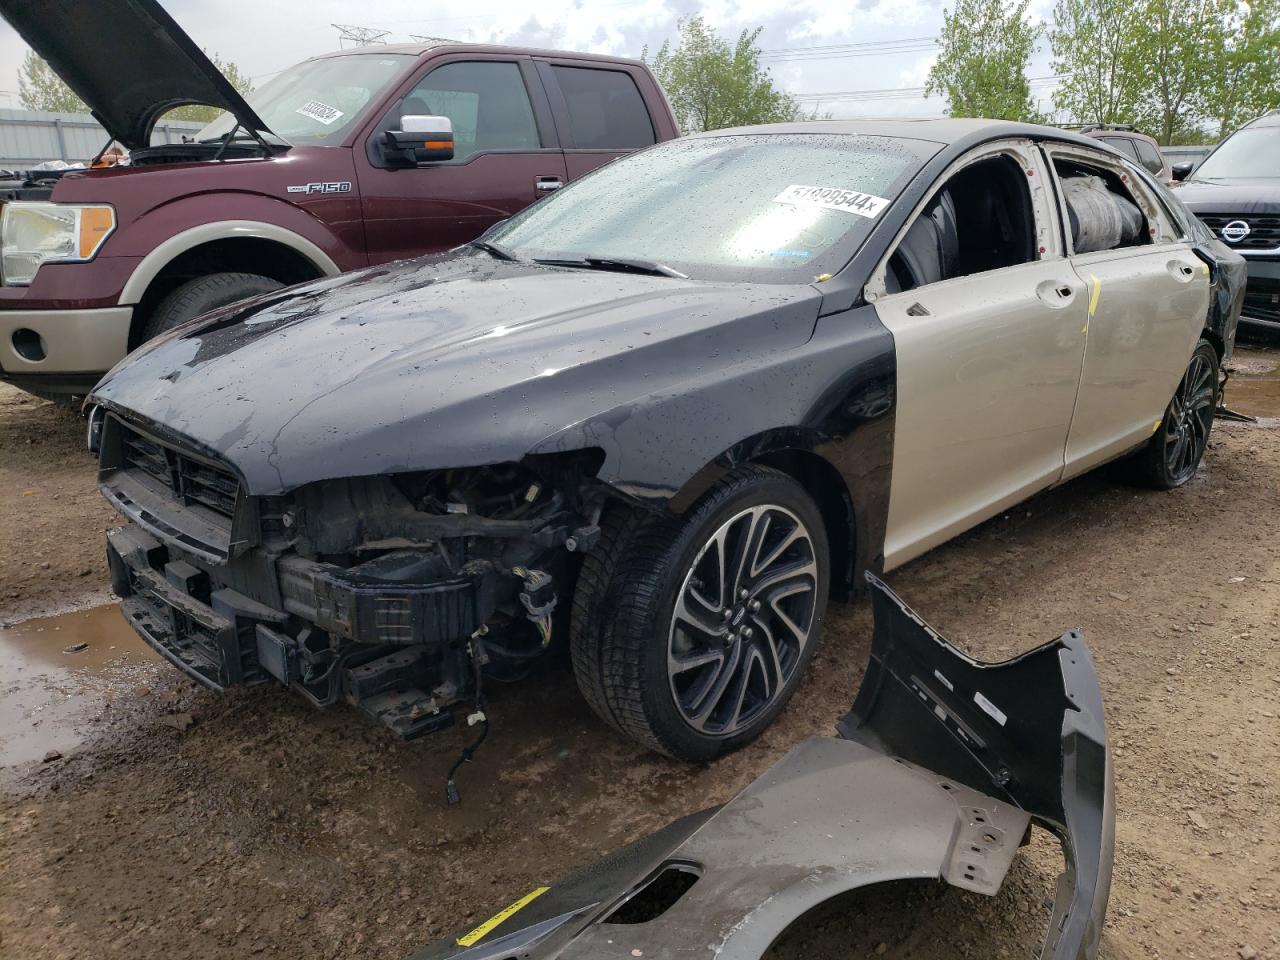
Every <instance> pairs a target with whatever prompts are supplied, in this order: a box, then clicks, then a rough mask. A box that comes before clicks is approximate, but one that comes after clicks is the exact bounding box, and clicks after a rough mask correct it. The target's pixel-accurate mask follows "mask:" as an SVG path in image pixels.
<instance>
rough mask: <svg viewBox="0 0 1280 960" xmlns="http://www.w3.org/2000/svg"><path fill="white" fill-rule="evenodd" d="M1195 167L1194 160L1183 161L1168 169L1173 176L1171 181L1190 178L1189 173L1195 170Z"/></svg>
mask: <svg viewBox="0 0 1280 960" xmlns="http://www.w3.org/2000/svg"><path fill="white" fill-rule="evenodd" d="M1195 166H1196V165H1195V161H1194V160H1183V161H1181V162H1179V163H1175V164H1174V165H1173V166H1172V167H1170V168H1169V172H1170V173H1171V174H1172V175H1173V179H1175V180H1185V179H1187V177H1188V176H1190V174H1191V171H1192V170H1194V169H1195Z"/></svg>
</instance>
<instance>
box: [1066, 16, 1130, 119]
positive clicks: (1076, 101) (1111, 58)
mask: <svg viewBox="0 0 1280 960" xmlns="http://www.w3.org/2000/svg"><path fill="white" fill-rule="evenodd" d="M1136 6H1137V5H1136V4H1135V3H1134V2H1133V0H1058V2H1057V5H1056V6H1055V7H1054V10H1053V27H1052V28H1051V29H1050V31H1049V44H1050V46H1051V48H1052V50H1053V72H1054V73H1055V74H1057V75H1058V76H1059V77H1061V78H1062V79H1061V80H1060V82H1059V84H1058V88H1057V90H1055V91H1054V94H1053V102H1054V105H1055V106H1056V107H1057V108H1058V109H1059V110H1061V111H1063V112H1065V113H1066V114H1067V115H1068V118H1069V119H1071V120H1076V121H1080V122H1082V123H1129V122H1131V121H1132V120H1133V117H1134V111H1135V109H1136V107H1137V104H1138V101H1139V99H1140V97H1141V95H1142V93H1143V88H1144V77H1143V74H1142V60H1141V52H1140V50H1139V36H1138V33H1137V30H1138V23H1137V19H1138V14H1137V11H1136Z"/></svg>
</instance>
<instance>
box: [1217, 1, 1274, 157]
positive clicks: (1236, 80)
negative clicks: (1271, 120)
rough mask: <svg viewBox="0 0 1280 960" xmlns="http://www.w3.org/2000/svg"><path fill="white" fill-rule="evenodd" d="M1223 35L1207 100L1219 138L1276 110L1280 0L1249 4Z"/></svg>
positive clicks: (1233, 19) (1251, 2) (1235, 17)
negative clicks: (1220, 60)
mask: <svg viewBox="0 0 1280 960" xmlns="http://www.w3.org/2000/svg"><path fill="white" fill-rule="evenodd" d="M1226 32H1227V36H1226V51H1225V56H1224V59H1223V63H1222V68H1223V69H1222V70H1221V71H1220V77H1219V79H1218V82H1217V83H1216V84H1215V85H1214V87H1213V88H1212V89H1211V90H1210V91H1209V95H1208V98H1207V99H1208V114H1209V115H1210V116H1211V117H1212V118H1213V119H1214V120H1216V121H1217V123H1218V125H1219V128H1220V131H1219V132H1220V134H1221V135H1223V136H1225V135H1226V134H1228V133H1230V132H1231V131H1232V130H1234V129H1235V128H1236V127H1239V126H1240V125H1241V124H1243V123H1246V122H1248V121H1249V120H1252V119H1253V118H1254V117H1256V116H1259V115H1260V114H1262V113H1265V112H1266V111H1267V110H1269V109H1271V108H1273V107H1277V106H1280V61H1277V51H1280V0H1249V2H1247V3H1246V4H1245V6H1244V8H1243V10H1241V11H1239V13H1238V15H1237V16H1233V17H1232V18H1231V20H1230V22H1229V23H1228V25H1227V28H1226Z"/></svg>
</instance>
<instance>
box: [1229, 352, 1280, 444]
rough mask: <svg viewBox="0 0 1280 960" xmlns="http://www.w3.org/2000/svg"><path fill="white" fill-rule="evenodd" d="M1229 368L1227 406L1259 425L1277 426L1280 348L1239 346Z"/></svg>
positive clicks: (1278, 422)
mask: <svg viewBox="0 0 1280 960" xmlns="http://www.w3.org/2000/svg"><path fill="white" fill-rule="evenodd" d="M1231 368H1232V374H1231V379H1230V381H1229V382H1228V383H1227V393H1226V398H1227V406H1228V407H1230V408H1231V409H1232V410H1234V411H1236V412H1237V413H1244V414H1248V415H1249V416H1251V417H1257V418H1258V420H1259V425H1260V426H1276V425H1280V351H1276V350H1255V349H1248V348H1243V347H1242V348H1239V349H1237V350H1236V353H1235V356H1234V357H1233V359H1232V362H1231Z"/></svg>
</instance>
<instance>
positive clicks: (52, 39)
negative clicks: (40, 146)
mask: <svg viewBox="0 0 1280 960" xmlns="http://www.w3.org/2000/svg"><path fill="white" fill-rule="evenodd" d="M0 14H3V15H4V18H5V19H6V20H8V21H9V23H10V24H11V25H12V26H13V28H14V29H15V30H17V31H18V33H19V34H20V35H21V37H22V39H23V40H25V41H26V42H27V44H28V45H29V46H30V47H31V48H32V49H33V50H34V51H35V52H36V53H37V54H39V55H40V56H41V57H43V58H44V59H45V60H46V61H47V62H48V63H49V66H50V67H52V68H53V70H54V72H55V73H57V74H58V76H59V77H61V78H62V79H63V80H64V81H65V82H66V84H67V86H69V87H70V88H71V89H72V90H74V91H75V93H76V96H78V97H79V98H80V99H81V100H83V101H84V102H85V103H86V104H88V106H89V109H90V111H91V112H92V113H93V115H94V117H95V118H96V119H97V121H98V122H99V123H101V124H102V126H103V127H105V128H106V130H107V133H109V134H110V135H111V137H112V138H113V139H115V140H118V141H119V142H120V143H121V144H123V145H124V146H125V147H127V148H128V149H130V150H136V149H138V148H139V147H145V146H148V145H149V143H150V139H151V128H152V127H153V126H154V125H155V122H156V120H157V119H158V118H159V117H160V116H161V115H162V114H164V113H166V112H167V111H169V110H171V109H173V108H174V107H177V106H181V105H183V104H186V103H200V104H207V105H208V106H212V107H219V108H221V109H223V110H228V111H230V112H231V113H233V114H234V115H235V117H236V119H238V120H239V121H240V122H241V123H242V124H244V125H245V126H246V127H248V128H250V129H252V130H259V131H263V132H266V131H267V127H266V124H264V123H263V122H262V120H261V119H260V118H259V117H258V115H257V114H256V113H255V112H254V110H253V108H252V107H250V106H249V104H247V103H246V102H245V100H244V98H243V97H241V96H240V94H239V93H237V92H236V90H235V88H234V87H233V86H231V83H230V81H228V80H227V78H226V77H224V76H223V75H222V73H221V72H220V71H219V70H218V68H217V67H215V66H214V65H213V63H212V62H211V61H210V60H209V58H208V57H207V56H205V55H204V52H203V51H202V50H201V49H200V48H199V47H198V46H196V44H195V43H194V42H193V41H192V40H191V38H190V37H189V36H187V34H186V32H185V31H184V30H183V29H182V28H181V27H180V26H178V24H177V23H175V22H174V20H173V18H172V17H171V16H169V14H168V13H166V12H165V11H164V8H163V7H161V6H160V4H159V3H157V2H156V0H93V2H92V3H84V2H82V0H0Z"/></svg>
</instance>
